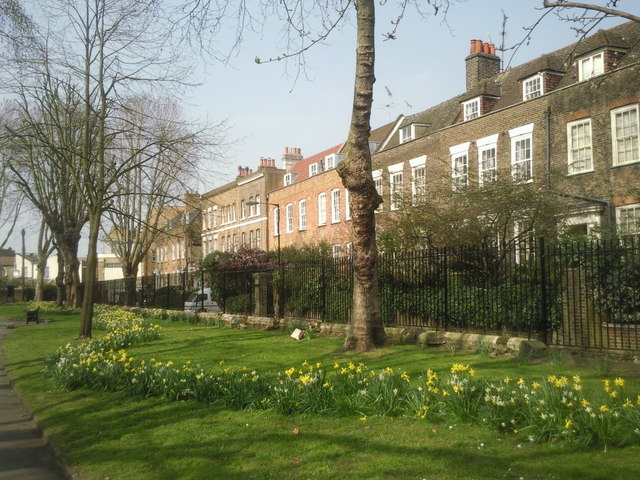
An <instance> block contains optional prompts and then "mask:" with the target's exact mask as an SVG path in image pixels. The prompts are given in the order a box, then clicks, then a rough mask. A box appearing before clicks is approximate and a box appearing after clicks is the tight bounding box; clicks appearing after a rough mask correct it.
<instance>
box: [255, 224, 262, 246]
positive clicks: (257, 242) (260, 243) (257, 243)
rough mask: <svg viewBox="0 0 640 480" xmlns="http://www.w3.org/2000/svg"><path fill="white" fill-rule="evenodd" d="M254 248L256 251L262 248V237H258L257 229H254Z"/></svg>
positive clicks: (258, 230) (258, 231)
mask: <svg viewBox="0 0 640 480" xmlns="http://www.w3.org/2000/svg"><path fill="white" fill-rule="evenodd" d="M256 248H257V249H258V250H259V249H261V248H262V237H261V236H260V229H259V228H256Z"/></svg>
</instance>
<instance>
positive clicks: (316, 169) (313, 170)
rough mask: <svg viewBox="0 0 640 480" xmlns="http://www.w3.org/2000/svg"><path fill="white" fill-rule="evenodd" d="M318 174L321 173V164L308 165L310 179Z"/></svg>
mask: <svg viewBox="0 0 640 480" xmlns="http://www.w3.org/2000/svg"><path fill="white" fill-rule="evenodd" d="M320 172H322V163H320V162H316V163H312V164H311V165H309V176H310V177H313V176H314V175H317V174H319V173H320Z"/></svg>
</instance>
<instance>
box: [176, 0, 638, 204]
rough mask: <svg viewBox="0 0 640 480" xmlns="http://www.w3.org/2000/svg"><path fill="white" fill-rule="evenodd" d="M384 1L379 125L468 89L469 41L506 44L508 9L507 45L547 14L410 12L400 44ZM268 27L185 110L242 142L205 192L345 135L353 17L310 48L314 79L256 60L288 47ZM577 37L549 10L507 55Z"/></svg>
mask: <svg viewBox="0 0 640 480" xmlns="http://www.w3.org/2000/svg"><path fill="white" fill-rule="evenodd" d="M380 3H382V2H377V4H378V5H377V13H376V15H377V20H376V23H377V27H376V28H377V32H376V42H377V44H376V50H377V51H376V79H377V80H376V84H375V89H374V105H373V115H372V127H373V128H376V127H378V126H381V125H383V124H385V123H387V122H389V121H391V120H393V119H395V118H396V117H397V116H398V115H399V114H412V113H417V112H420V111H422V110H425V109H427V108H429V107H431V106H434V105H436V104H438V103H440V102H442V101H444V100H446V99H448V98H451V97H453V96H455V95H457V94H460V93H462V92H463V91H464V89H465V62H464V59H465V57H466V56H467V55H468V54H469V44H470V41H471V40H472V39H480V40H483V41H487V42H492V43H494V44H496V45H497V46H499V45H500V43H501V41H502V39H501V35H500V31H501V28H502V12H504V13H505V14H506V15H507V17H508V21H507V28H506V30H507V36H506V39H505V40H506V41H505V44H506V45H513V44H516V43H517V42H520V41H521V40H522V39H523V38H524V37H525V35H526V32H525V30H524V29H523V27H525V26H530V25H532V24H533V23H534V22H535V21H536V19H537V18H538V17H540V15H541V14H542V13H543V12H542V11H541V10H540V8H539V7H540V5H542V0H466V1H459V2H455V3H454V5H453V6H452V7H451V9H450V10H449V12H448V15H447V17H446V22H443V18H442V16H441V15H438V16H436V17H433V16H430V17H429V18H427V19H426V20H425V19H423V18H420V17H419V16H418V15H417V14H415V11H411V10H408V12H407V14H406V15H405V18H404V19H403V21H402V22H401V24H400V28H399V30H398V35H397V37H398V38H397V40H392V41H384V40H383V33H385V32H388V31H389V30H390V29H391V23H390V20H391V19H392V18H394V17H395V16H397V14H398V10H397V3H398V2H396V1H393V0H389V1H387V2H386V4H385V5H384V6H381V5H380ZM423 3H426V2H423ZM600 3H602V2H600ZM620 7H621V8H622V9H626V10H627V11H631V12H634V13H636V14H638V13H640V2H637V0H623V1H622V2H621V5H620ZM618 23H621V20H614V21H607V22H603V23H602V24H601V25H600V27H598V28H609V27H611V26H613V25H615V24H618ZM269 28H270V29H271V30H268V29H269ZM265 31H266V32H268V33H264V34H262V35H246V36H245V41H244V43H243V45H242V47H241V50H240V52H239V54H238V55H237V56H235V57H233V58H232V59H231V62H230V64H229V65H226V66H224V65H220V64H213V63H210V64H209V65H207V66H206V68H204V69H203V71H202V72H201V74H200V75H198V78H197V79H196V80H197V81H198V82H202V85H201V86H199V87H198V88H196V89H195V90H194V91H193V94H192V95H191V96H190V98H189V100H188V104H187V105H188V106H187V107H186V108H185V109H186V110H187V111H188V112H189V113H190V114H191V115H195V116H198V117H201V118H205V117H206V118H209V119H210V120H220V119H223V118H226V119H227V120H228V123H229V127H230V130H229V138H230V139H233V138H235V139H240V140H238V141H237V142H236V144H235V145H234V146H232V147H231V148H229V149H227V150H226V152H225V157H226V158H225V159H224V161H220V162H218V163H217V164H216V166H215V172H216V173H212V174H208V175H207V176H206V178H205V182H204V185H201V186H200V188H199V190H200V191H201V192H204V191H207V190H210V189H212V188H215V187H217V186H220V185H223V184H225V183H227V182H229V181H231V180H233V179H234V178H235V175H236V173H237V166H238V165H242V166H248V167H250V168H254V169H255V168H256V167H257V165H258V160H259V158H260V157H271V158H275V159H276V160H277V165H278V166H280V163H279V161H280V157H281V155H282V152H283V150H284V148H285V147H300V148H301V149H302V153H303V155H305V156H309V155H313V154H314V153H317V152H319V151H321V150H324V149H326V148H328V147H331V146H333V145H335V144H338V143H340V142H342V141H344V139H345V138H346V135H347V132H348V128H349V120H350V117H351V103H352V98H353V76H354V70H355V67H354V62H355V27H354V24H353V22H350V23H348V24H347V25H345V27H344V28H343V29H342V31H339V32H333V34H332V36H331V37H329V39H328V41H327V42H326V44H324V45H316V46H315V47H313V49H311V50H310V52H309V54H308V55H307V58H306V61H307V63H308V67H307V71H306V74H307V75H306V78H305V77H304V76H301V77H300V78H298V80H297V81H296V80H295V77H294V75H293V74H292V72H291V70H293V65H291V64H289V65H286V64H285V63H284V62H276V63H269V64H260V65H259V64H256V63H255V61H254V58H255V57H256V56H258V57H260V58H262V59H264V58H269V57H273V56H277V55H278V53H280V52H281V50H279V49H278V46H279V35H278V32H277V26H276V25H267V29H266V30H265ZM594 33H595V31H594ZM575 41H577V37H576V32H575V31H574V30H572V29H571V25H570V24H568V23H566V22H560V21H559V20H558V19H557V17H556V16H555V15H553V14H549V15H547V16H546V17H545V19H544V21H543V22H542V24H541V25H539V26H538V27H537V28H536V30H535V31H534V32H533V33H532V38H531V40H530V42H529V44H528V45H525V46H522V47H521V48H520V49H519V50H518V51H517V52H516V54H515V56H514V57H513V58H512V59H511V52H507V53H506V54H505V55H504V58H505V63H506V62H508V61H509V60H510V59H511V62H510V64H511V65H519V64H521V63H523V62H526V61H528V60H530V59H533V58H536V57H538V56H540V55H541V54H543V53H545V52H549V51H553V50H556V49H558V48H560V47H563V46H565V45H568V44H571V43H573V42H575ZM287 69H288V70H289V72H288V71H287ZM387 89H388V91H389V92H391V94H392V95H391V96H389V95H388V93H387Z"/></svg>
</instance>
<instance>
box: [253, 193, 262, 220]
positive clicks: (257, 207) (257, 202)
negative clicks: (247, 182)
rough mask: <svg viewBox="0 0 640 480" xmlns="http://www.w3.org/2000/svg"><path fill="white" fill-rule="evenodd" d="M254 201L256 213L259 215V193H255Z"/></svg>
mask: <svg viewBox="0 0 640 480" xmlns="http://www.w3.org/2000/svg"><path fill="white" fill-rule="evenodd" d="M254 202H256V215H257V216H260V205H262V204H261V203H260V195H256V199H255V200H254Z"/></svg>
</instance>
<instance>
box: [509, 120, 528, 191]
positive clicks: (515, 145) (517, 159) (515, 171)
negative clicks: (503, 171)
mask: <svg viewBox="0 0 640 480" xmlns="http://www.w3.org/2000/svg"><path fill="white" fill-rule="evenodd" d="M509 137H510V138H511V178H512V179H513V181H514V182H516V183H531V182H533V123H529V124H527V125H523V126H521V127H517V128H513V129H511V130H509ZM523 142H524V143H525V145H524V146H525V147H526V148H524V149H523V148H522V146H523V145H522V143H523ZM527 144H528V145H527ZM527 152H528V156H526V157H523V153H527ZM523 170H525V171H526V175H525V176H524V177H523V176H522V175H521V172H522V171H523ZM523 178H524V180H523Z"/></svg>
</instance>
